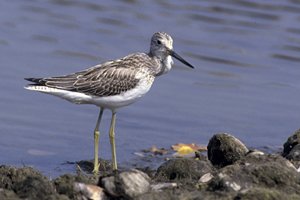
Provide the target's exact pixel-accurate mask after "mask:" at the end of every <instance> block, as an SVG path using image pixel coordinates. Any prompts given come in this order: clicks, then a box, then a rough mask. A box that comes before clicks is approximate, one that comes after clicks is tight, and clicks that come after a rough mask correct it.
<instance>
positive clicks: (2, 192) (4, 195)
mask: <svg viewBox="0 0 300 200" xmlns="http://www.w3.org/2000/svg"><path fill="white" fill-rule="evenodd" d="M0 199H13V200H19V199H20V198H19V197H18V196H17V194H16V193H15V192H14V191H12V190H6V189H3V188H0Z"/></svg>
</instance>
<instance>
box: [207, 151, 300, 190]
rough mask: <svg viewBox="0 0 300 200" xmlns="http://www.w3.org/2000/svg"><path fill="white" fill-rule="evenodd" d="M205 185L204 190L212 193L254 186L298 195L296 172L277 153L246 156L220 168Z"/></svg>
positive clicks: (299, 178)
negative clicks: (206, 187) (206, 185)
mask: <svg viewBox="0 0 300 200" xmlns="http://www.w3.org/2000/svg"><path fill="white" fill-rule="evenodd" d="M208 184H209V186H208V190H209V191H214V192H216V191H223V192H229V193H230V192H231V193H234V192H241V191H243V190H247V189H251V188H255V187H257V188H268V189H272V190H277V191H280V192H282V193H284V192H287V191H288V193H289V194H293V193H294V194H295V195H299V194H300V174H299V173H298V172H297V170H296V169H295V167H293V165H292V164H291V163H290V162H289V161H288V160H286V159H284V158H283V157H281V156H279V155H260V156H258V155H255V156H253V155H252V156H251V155H250V156H246V157H244V158H242V159H240V160H239V161H237V162H236V163H234V164H233V165H228V166H226V167H224V168H221V169H220V170H219V171H218V175H217V176H215V177H214V178H213V179H212V180H211V181H210V182H209V183H208Z"/></svg>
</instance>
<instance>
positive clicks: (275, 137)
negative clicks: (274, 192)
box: [0, 0, 300, 175]
mask: <svg viewBox="0 0 300 200" xmlns="http://www.w3.org/2000/svg"><path fill="white" fill-rule="evenodd" d="M299 24H300V1H299V0H274V1H268V0H239V1H238V0H213V1H211V0H203V1H197V0H195V1H179V0H175V1H174V0H172V1H171V0H168V1H165V0H156V1H146V2H145V1H138V0H127V1H106V2H105V3H104V2H101V1H93V0H24V1H10V0H2V1H1V2H0V59H1V64H0V70H1V73H0V87H1V96H0V111H1V112H0V137H1V139H0V163H1V164H11V165H15V166H19V165H29V166H34V167H36V168H38V169H39V170H41V171H42V172H43V173H45V174H48V175H55V174H57V173H65V172H68V171H70V172H71V171H73V170H74V169H73V168H70V169H68V168H64V167H62V165H61V164H62V163H64V162H66V161H78V160H83V159H92V158H93V129H94V126H95V122H96V119H97V115H98V111H99V110H98V108H97V107H95V106H92V105H81V106H78V105H74V104H71V103H69V102H67V101H64V100H61V99H59V98H57V97H52V96H49V95H45V94H41V93H37V92H31V91H27V90H25V89H23V87H24V85H26V84H27V82H26V81H25V80H24V79H23V78H24V77H47V76H56V75H63V74H68V73H72V72H76V71H79V70H83V69H85V68H87V67H91V66H93V65H96V64H98V63H101V62H104V61H107V60H112V59H117V58H120V57H123V56H125V55H128V54H129V53H133V52H148V50H149V45H150V38H151V36H152V34H153V33H154V32H157V31H165V32H167V33H169V34H170V35H171V36H172V37H173V39H174V48H175V51H176V52H177V53H178V54H180V55H181V56H182V57H184V58H185V59H186V60H188V61H189V62H190V63H192V64H193V65H194V66H195V67H196V69H194V70H192V69H189V68H187V67H186V66H183V65H182V64H181V63H179V62H178V61H176V60H175V66H174V68H173V70H172V71H171V72H170V73H168V74H167V75H164V76H161V77H159V78H157V79H156V81H155V83H154V85H153V87H152V89H151V90H150V92H149V93H148V94H147V95H146V96H145V97H144V98H143V99H142V100H141V101H139V102H137V103H135V104H133V105H131V106H129V107H126V108H123V109H121V110H120V111H119V113H118V116H117V118H118V120H117V125H116V126H117V127H116V142H117V155H118V161H119V163H120V164H121V165H122V163H123V164H124V163H127V162H129V163H130V162H131V161H132V160H135V159H136V155H134V152H137V151H140V150H142V149H145V148H149V147H151V146H152V145H156V146H158V147H165V148H168V147H170V145H172V144H175V143H178V142H183V143H198V144H207V143H208V141H209V139H210V137H211V136H212V135H213V134H215V133H218V132H228V133H231V134H233V135H234V136H236V137H238V138H239V139H241V140H242V141H243V142H244V143H245V144H246V145H247V146H249V147H252V148H257V149H271V150H274V151H277V150H280V148H281V146H282V144H283V143H284V142H285V140H286V138H287V137H288V136H289V135H291V134H292V133H293V132H294V131H295V130H297V129H298V128H299V127H300V124H299V121H300V116H299V111H300V85H299V77H300V76H299V74H300V67H299V64H300V54H299V53H300V27H299ZM110 117H111V113H110V111H108V110H107V111H106V112H105V115H104V119H103V121H102V123H101V137H100V156H101V157H102V158H105V159H110V146H109V139H108V129H109V123H110Z"/></svg>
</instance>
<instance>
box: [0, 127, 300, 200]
mask: <svg viewBox="0 0 300 200" xmlns="http://www.w3.org/2000/svg"><path fill="white" fill-rule="evenodd" d="M283 147H284V148H283V152H281V153H272V154H270V153H265V152H262V151H258V150H249V149H248V148H247V147H246V146H245V145H244V144H243V143H242V142H241V141H240V140H238V139H237V138H235V137H234V136H232V135H230V134H227V133H220V134H216V135H214V136H213V137H212V138H211V139H210V141H209V143H208V146H207V155H204V154H197V153H195V156H193V157H182V158H172V159H170V160H168V161H165V162H164V163H163V164H162V165H160V167H158V168H157V169H155V170H152V169H150V168H149V167H145V168H142V169H141V168H138V169H121V170H120V171H119V172H118V173H114V172H112V170H111V163H110V162H108V161H104V160H101V166H102V168H101V169H100V171H101V172H100V174H99V175H97V176H94V175H91V174H89V173H88V172H89V170H91V169H92V166H91V165H92V163H91V162H89V161H81V162H79V163H77V165H78V166H79V168H78V169H79V170H78V171H77V172H76V174H64V175H60V176H59V177H57V178H55V179H51V178H49V177H46V176H44V175H43V174H42V173H40V172H39V171H38V170H36V169H34V168H31V167H13V166H6V165H1V166H0V174H1V176H0V177H1V179H0V199H62V200H68V199H98V200H99V199H197V198H198V199H224V200H225V199H300V173H299V172H300V156H299V155H300V129H299V130H297V131H296V132H295V133H294V134H293V135H291V136H290V137H289V138H288V139H287V141H286V142H285V143H284V145H283Z"/></svg>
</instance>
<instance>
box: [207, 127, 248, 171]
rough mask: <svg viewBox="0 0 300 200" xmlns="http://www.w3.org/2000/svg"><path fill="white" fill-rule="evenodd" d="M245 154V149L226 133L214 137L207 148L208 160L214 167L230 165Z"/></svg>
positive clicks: (246, 150)
mask: <svg viewBox="0 0 300 200" xmlns="http://www.w3.org/2000/svg"><path fill="white" fill-rule="evenodd" d="M247 152H248V149H247V147H246V146H245V145H244V144H243V143H242V142H241V141H240V140H238V139H237V138H235V137H234V136H232V135H230V134H227V133H220V134H216V135H214V136H213V137H212V138H211V139H210V141H209V143H208V146H207V155H208V159H209V160H210V161H211V163H212V164H213V165H214V166H216V167H224V166H226V165H231V164H233V163H234V162H236V161H237V160H239V159H241V158H242V157H244V156H245V154H246V153H247Z"/></svg>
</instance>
